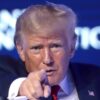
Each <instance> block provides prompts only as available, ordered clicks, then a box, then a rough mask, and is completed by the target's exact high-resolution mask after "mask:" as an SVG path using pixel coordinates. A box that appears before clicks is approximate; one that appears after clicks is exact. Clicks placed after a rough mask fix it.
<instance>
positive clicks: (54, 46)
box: [51, 44, 62, 48]
mask: <svg viewBox="0 0 100 100" xmlns="http://www.w3.org/2000/svg"><path fill="white" fill-rule="evenodd" d="M61 47H62V45H61V44H52V45H51V48H61Z"/></svg>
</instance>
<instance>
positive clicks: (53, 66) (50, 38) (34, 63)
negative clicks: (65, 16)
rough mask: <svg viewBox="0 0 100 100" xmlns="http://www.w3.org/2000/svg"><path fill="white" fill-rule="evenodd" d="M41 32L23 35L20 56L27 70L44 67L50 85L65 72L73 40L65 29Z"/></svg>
mask: <svg viewBox="0 0 100 100" xmlns="http://www.w3.org/2000/svg"><path fill="white" fill-rule="evenodd" d="M41 34H42V33H41ZM41 34H31V35H26V36H23V44H22V47H21V48H22V49H21V50H20V51H19V52H21V53H20V56H21V58H22V60H23V61H24V62H25V66H26V69H27V71H28V72H32V71H33V72H34V71H38V70H41V69H44V70H45V71H46V73H47V77H48V81H49V83H50V85H56V84H58V83H59V82H60V81H61V80H62V79H63V78H64V76H65V75H66V74H67V70H68V64H69V60H70V58H71V55H72V54H73V50H72V41H73V40H71V38H70V37H71V36H70V34H69V31H68V30H67V29H66V32H65V33H61V32H56V33H51V34H50V35H49V34H48V35H46V36H45V35H41ZM73 45H74V44H73Z"/></svg>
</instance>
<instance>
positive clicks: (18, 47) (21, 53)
mask: <svg viewBox="0 0 100 100" xmlns="http://www.w3.org/2000/svg"><path fill="white" fill-rule="evenodd" d="M16 48H17V52H18V54H19V56H20V58H21V60H22V61H23V62H24V61H25V56H24V50H23V47H22V45H21V44H18V43H17V44H16Z"/></svg>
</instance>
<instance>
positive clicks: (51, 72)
mask: <svg viewBox="0 0 100 100" xmlns="http://www.w3.org/2000/svg"><path fill="white" fill-rule="evenodd" d="M55 72H56V70H46V73H47V76H52V75H54V73H55Z"/></svg>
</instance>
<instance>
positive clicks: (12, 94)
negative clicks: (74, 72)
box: [8, 75, 79, 100]
mask: <svg viewBox="0 0 100 100" xmlns="http://www.w3.org/2000/svg"><path fill="white" fill-rule="evenodd" d="M25 79H26V78H18V79H16V80H14V81H13V82H12V84H11V86H10V88H9V93H8V99H9V100H27V97H26V96H17V95H18V90H19V87H20V85H21V83H22V82H23V81H24V80H25ZM59 85H60V87H61V89H60V90H59V92H58V100H79V98H78V94H77V91H76V88H75V85H74V82H73V80H72V78H71V77H70V75H67V76H66V77H65V78H64V79H63V80H62V81H61V83H60V84H59Z"/></svg>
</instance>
